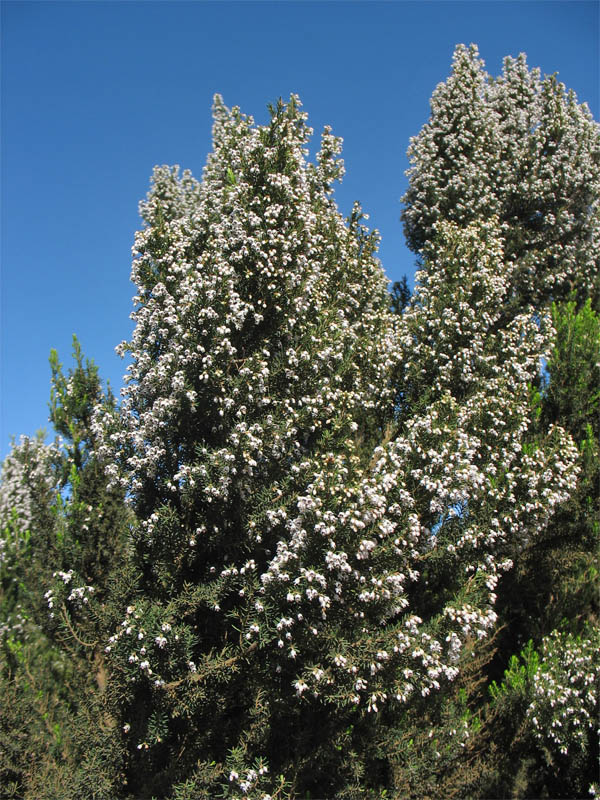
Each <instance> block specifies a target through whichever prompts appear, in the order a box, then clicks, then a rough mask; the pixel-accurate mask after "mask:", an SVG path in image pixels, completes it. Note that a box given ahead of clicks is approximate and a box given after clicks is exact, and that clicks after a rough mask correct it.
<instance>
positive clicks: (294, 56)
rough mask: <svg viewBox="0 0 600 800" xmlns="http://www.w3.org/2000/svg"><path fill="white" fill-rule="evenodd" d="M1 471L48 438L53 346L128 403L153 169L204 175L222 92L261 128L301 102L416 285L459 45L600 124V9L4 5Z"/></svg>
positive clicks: (345, 202) (311, 3)
mask: <svg viewBox="0 0 600 800" xmlns="http://www.w3.org/2000/svg"><path fill="white" fill-rule="evenodd" d="M0 8H1V14H2V28H1V31H2V33H1V36H2V42H1V44H2V95H1V99H2V104H1V111H2V143H1V144H2V180H1V189H2V207H1V213H2V229H1V236H2V239H1V245H2V250H1V270H2V272H1V361H0V371H1V384H0V392H1V406H0V423H1V426H0V456H4V455H5V454H6V452H7V450H8V447H9V441H10V436H11V435H12V434H14V435H19V434H21V433H25V434H30V435H31V434H33V433H34V432H35V431H36V430H37V429H38V428H41V427H47V417H48V408H47V403H48V397H49V377H50V370H49V366H48V355H49V351H50V348H52V347H54V348H56V349H57V350H58V352H59V356H60V358H61V360H62V361H63V363H65V364H69V363H70V352H71V339H72V335H73V334H74V333H76V334H77V336H78V337H79V339H80V341H81V343H82V347H83V350H84V353H85V354H86V356H88V357H90V358H93V359H94V360H95V361H96V363H97V364H98V365H99V367H100V371H101V374H102V376H103V377H104V378H108V379H109V380H110V382H111V384H112V386H113V388H114V389H115V390H117V391H118V390H119V389H120V387H121V385H122V380H121V379H122V375H123V372H124V369H125V365H124V363H123V362H122V361H121V360H120V359H119V358H118V357H117V356H116V355H115V354H114V347H115V346H116V345H117V344H118V343H119V342H120V341H121V340H122V339H125V338H128V336H129V333H130V330H131V323H130V320H129V313H130V311H131V297H132V295H133V294H134V287H133V285H132V284H130V282H129V272H130V263H131V245H132V243H133V235H134V232H135V230H136V228H138V227H139V218H138V215H137V204H138V201H139V200H140V199H141V198H142V197H143V196H144V195H145V193H146V191H147V189H148V182H149V177H150V174H151V171H152V167H153V166H154V165H155V164H180V165H181V166H182V167H187V168H190V169H191V170H192V172H193V173H194V174H196V175H197V176H198V177H200V172H201V169H202V167H203V165H204V162H205V158H206V155H207V153H208V152H209V150H210V146H211V141H210V131H211V102H212V96H213V94H214V93H215V92H220V93H221V94H222V95H223V97H224V100H225V102H226V104H227V105H229V106H231V105H239V106H240V107H241V109H242V110H243V111H244V112H246V113H249V114H252V115H253V116H254V117H255V119H256V120H257V121H258V122H265V121H266V119H267V112H266V105H267V103H269V102H273V101H276V100H277V98H278V97H280V96H282V97H283V98H287V97H289V95H290V93H291V92H295V93H298V94H299V95H300V97H301V100H302V102H303V104H304V109H305V110H306V111H307V112H308V115H309V124H311V125H312V126H313V127H314V129H315V135H318V133H319V132H320V130H321V129H322V127H323V126H324V125H325V124H330V125H332V127H333V130H334V133H336V134H337V135H339V136H342V137H343V138H344V142H345V147H344V158H345V161H346V170H347V174H346V177H345V179H344V183H343V184H342V186H341V187H339V188H338V190H337V192H336V196H337V200H338V204H339V206H340V208H341V210H342V212H343V213H348V212H349V211H350V208H351V205H352V202H353V201H354V200H355V199H358V200H360V201H361V203H362V204H363V207H364V210H365V211H366V212H368V213H369V214H370V223H371V224H372V225H373V226H374V227H376V228H378V229H379V231H380V232H381V235H382V237H383V240H382V245H381V248H380V257H381V260H382V263H383V266H384V269H385V271H386V273H387V275H388V277H389V278H390V280H397V279H399V278H400V277H401V276H402V275H403V274H405V273H406V274H408V275H409V277H412V274H413V271H414V266H413V265H414V258H413V255H412V254H411V253H410V252H409V251H408V250H407V249H406V248H405V246H404V241H403V234H402V227H401V225H400V222H399V215H400V211H401V206H400V197H401V196H402V194H403V192H404V190H405V187H406V179H405V177H404V171H405V170H406V169H407V167H408V162H407V159H406V148H407V146H408V140H409V137H410V136H413V135H415V134H417V133H418V131H419V129H420V128H421V126H422V125H423V124H424V123H425V122H426V120H427V117H428V113H429V98H430V96H431V93H432V91H433V89H434V88H435V86H436V84H437V83H439V82H440V81H442V80H444V79H445V78H446V77H447V75H448V74H449V71H450V62H451V58H452V52H453V50H454V47H455V45H456V44H457V43H459V42H463V43H465V44H469V43H471V42H474V43H476V44H477V45H478V46H479V49H480V53H481V55H482V57H483V58H484V60H485V62H486V65H487V68H488V71H489V72H491V73H492V74H497V73H498V72H500V70H501V64H502V58H503V57H504V56H505V55H517V54H518V53H519V52H521V51H524V52H526V53H527V55H528V61H529V64H530V66H539V67H540V68H541V70H542V72H543V73H552V72H558V73H559V78H560V80H562V81H563V82H564V83H565V84H566V85H567V86H568V87H570V88H572V89H574V90H575V91H576V92H577V95H578V97H579V100H580V101H582V102H583V101H586V102H587V103H588V104H589V106H590V108H591V110H592V112H593V114H594V116H595V118H596V119H598V105H599V101H598V64H599V59H598V42H599V33H598V31H599V14H598V9H599V5H598V3H596V2H585V1H584V0H581V1H579V2H578V0H568V2H562V1H561V0H554V1H553V2H545V0H538V1H537V2H528V1H527V0H515V1H514V2H494V0H480V1H479V2H454V0H445V1H442V2H426V1H423V0H421V1H419V0H415V1H414V2H404V1H403V0H397V1H396V2H393V1H392V2H377V0H363V1H361V0H357V1H356V2H346V1H345V0H339V1H338V2H335V1H334V2H322V1H321V0H304V1H303V2H286V0H272V1H271V2H255V1H254V0H245V2H243V1H242V2H227V0H213V2H177V1H176V0H173V1H171V2H160V1H158V2H150V1H149V2H135V1H134V2H126V1H125V0H123V1H122V2H85V0H80V1H79V2H22V1H19V2H6V1H5V2H2V4H1V7H0Z"/></svg>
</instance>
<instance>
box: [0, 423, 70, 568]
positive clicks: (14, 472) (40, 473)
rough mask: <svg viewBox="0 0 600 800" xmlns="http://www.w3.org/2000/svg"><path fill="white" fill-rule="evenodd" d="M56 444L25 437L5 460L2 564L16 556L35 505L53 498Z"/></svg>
mask: <svg viewBox="0 0 600 800" xmlns="http://www.w3.org/2000/svg"><path fill="white" fill-rule="evenodd" d="M58 457H59V450H58V445H57V444H49V445H47V444H44V442H43V440H42V439H41V438H39V437H38V438H34V439H32V438H29V437H27V436H22V437H21V439H20V441H19V443H18V444H13V446H12V449H11V451H10V453H9V454H8V455H7V456H6V458H5V459H4V461H3V462H2V472H1V474H0V565H2V564H5V563H6V562H8V561H12V560H13V559H14V558H16V557H17V556H18V554H19V552H20V550H21V548H22V547H23V546H24V541H25V538H26V532H27V531H29V530H30V528H31V526H32V523H33V522H34V515H35V510H36V508H40V507H42V506H43V504H44V503H46V504H48V505H49V504H51V503H52V502H53V501H54V492H55V490H56V484H57V475H56V472H55V470H54V465H55V463H56V461H57V459H58Z"/></svg>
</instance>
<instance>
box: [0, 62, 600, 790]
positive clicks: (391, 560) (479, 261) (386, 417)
mask: <svg viewBox="0 0 600 800" xmlns="http://www.w3.org/2000/svg"><path fill="white" fill-rule="evenodd" d="M214 120H215V122H214V135H213V139H214V148H213V152H212V153H211V155H210V156H209V159H208V162H207V166H206V168H205V171H204V174H203V178H202V180H201V181H196V180H195V179H194V178H193V177H192V176H191V175H190V174H189V173H188V172H183V173H181V174H180V173H179V170H178V169H177V168H167V167H160V168H157V169H156V170H155V173H154V177H153V183H152V188H151V191H150V193H149V195H148V197H147V200H146V201H145V202H144V203H143V204H142V207H141V212H142V217H143V219H144V223H145V227H144V228H143V230H142V231H141V232H139V233H138V235H137V237H136V243H135V252H136V257H135V260H134V264H133V272H132V279H133V281H134V283H135V284H136V286H137V295H136V298H135V301H136V307H135V310H134V315H133V316H134V320H135V329H134V332H133V336H132V340H131V342H126V343H123V344H122V345H121V346H120V348H121V351H122V352H123V353H128V354H129V356H130V359H131V364H130V367H129V368H128V375H127V379H126V388H125V389H124V391H123V397H122V401H121V403H120V404H117V403H116V402H115V400H114V398H113V397H112V395H111V394H110V392H107V393H104V392H103V391H102V387H101V384H100V380H99V378H98V373H97V369H96V367H95V366H94V365H93V364H91V363H89V362H84V360H83V357H82V354H81V352H80V349H79V346H78V344H77V342H75V348H74V358H75V365H74V368H73V369H72V370H71V371H70V372H69V374H68V375H65V374H64V373H63V370H62V367H61V366H60V364H59V363H58V360H57V357H56V355H55V354H53V356H52V358H51V365H52V395H51V421H52V422H53V424H54V427H55V429H56V432H57V434H59V436H60V437H62V438H61V439H58V440H57V442H56V443H55V444H52V445H46V444H44V443H43V441H42V439H33V440H31V439H26V438H25V439H23V440H22V441H21V443H20V444H16V445H15V446H14V447H13V450H12V452H11V454H10V455H9V456H8V457H7V458H6V460H5V462H4V465H3V469H2V488H1V492H0V522H1V525H2V531H3V534H2V538H1V539H0V545H1V548H2V549H1V550H0V579H1V595H0V601H1V606H0V611H1V618H0V626H1V627H0V632H1V636H2V639H1V647H2V653H3V661H2V664H1V674H0V693H1V697H0V701H1V702H2V704H3V707H4V708H5V709H7V712H6V714H4V715H3V719H2V723H1V726H0V736H1V737H2V748H1V753H2V754H1V756H0V780H1V781H2V788H3V791H4V792H5V794H7V796H9V797H23V798H33V797H39V796H42V795H43V796H45V797H55V798H62V799H63V800H65V799H66V798H70V797H78V798H86V797H87V798H118V797H121V798H123V799H125V798H140V800H141V799H142V798H150V797H156V798H159V797H164V798H174V799H175V798H176V799H177V800H183V799H184V798H189V799H190V800H191V799H192V798H202V797H217V796H219V797H220V796H222V797H232V798H233V797H235V798H241V797H250V798H257V799H258V798H263V800H267V798H300V797H309V796H310V797H331V798H333V797H338V798H358V797H361V798H363V797H373V798H379V797H382V796H390V797H526V796H527V797H531V796H549V797H574V796H583V795H585V794H586V793H587V792H588V790H589V788H590V785H591V784H592V783H593V781H594V778H595V776H596V773H597V759H598V738H597V717H598V700H597V679H598V674H597V672H598V670H597V663H596V662H597V659H596V658H595V654H596V652H597V646H598V618H597V614H598V609H597V594H598V581H597V574H598V572H597V546H598V525H599V523H598V493H597V486H598V478H599V475H598V471H599V467H598V464H599V458H598V456H599V454H598V447H599V437H600V432H599V430H598V419H599V416H598V410H599V409H598V405H599V395H598V386H599V385H600V375H599V370H600V366H599V362H600V353H599V346H600V324H599V320H598V305H597V304H598V285H599V284H598V197H599V188H600V164H599V144H600V140H599V134H598V126H597V125H596V124H595V123H594V122H593V120H592V119H591V117H590V115H589V112H588V111H587V109H586V108H585V107H582V106H579V105H578V104H577V102H576V99H575V97H574V96H573V95H572V94H571V93H569V94H566V93H565V90H564V87H562V86H561V85H559V84H557V83H556V81H555V80H554V79H552V78H546V79H543V80H542V79H541V78H540V76H539V74H538V73H537V72H536V71H535V70H534V71H532V72H530V71H529V70H528V68H527V66H526V63H525V60H524V58H523V57H520V58H519V59H518V60H516V61H515V60H512V59H507V61H506V64H505V69H504V72H503V75H502V76H501V77H500V78H498V79H495V80H493V79H491V78H490V77H489V76H488V75H487V74H486V73H485V71H484V68H483V64H482V63H481V62H480V60H479V58H478V54H477V51H476V49H475V48H471V49H466V48H463V47H459V48H457V51H456V54H455V60H454V65H453V73H452V76H451V77H450V78H449V79H448V81H447V82H446V83H445V84H441V85H440V86H439V87H438V88H437V89H436V92H435V93H434V97H433V100H432V115H431V119H430V121H429V123H428V124H427V125H426V126H425V127H424V128H423V130H422V132H421V133H420V134H419V136H417V137H416V138H415V139H414V140H413V141H412V144H411V147H410V151H409V153H410V155H411V159H412V168H411V171H410V187H409V191H408V193H407V195H406V197H405V210H404V212H403V217H404V222H405V226H406V233H407V238H408V241H409V243H410V245H411V246H412V247H413V248H414V249H415V251H416V252H418V254H419V260H420V271H419V272H418V273H417V283H416V289H415V292H414V294H413V296H412V297H409V296H408V293H407V288H406V283H404V284H403V285H397V286H396V287H395V289H394V291H393V294H392V296H391V297H390V295H388V292H387V282H386V279H385V277H384V274H383V271H382V269H381V267H380V265H379V263H378V261H377V259H376V257H375V252H376V247H377V237H376V234H375V233H371V232H369V231H368V230H367V229H366V228H365V227H364V225H363V224H362V222H361V219H362V216H361V211H360V208H359V207H358V206H355V208H354V209H353V210H352V213H351V214H350V216H349V218H348V219H344V218H343V217H342V216H341V214H340V213H339V211H338V209H337V207H336V205H335V203H334V200H333V184H334V182H335V181H336V180H339V179H340V178H341V176H342V174H343V165H342V162H341V160H340V158H339V153H340V150H341V144H340V140H339V139H337V138H336V137H334V136H333V135H332V134H331V132H330V131H329V130H328V129H327V130H325V132H324V134H323V136H322V139H321V148H320V151H319V153H318V155H317V157H316V160H315V163H309V162H308V161H307V144H308V141H309V138H310V136H311V133H312V131H311V130H310V128H308V126H307V124H306V115H305V114H303V113H302V112H301V110H300V104H299V101H298V99H297V98H295V97H292V98H291V99H290V101H289V103H288V104H283V103H281V102H280V103H279V104H278V105H277V106H276V107H274V108H272V109H271V120H270V122H269V123H268V124H267V125H265V126H257V125H255V124H254V122H253V120H252V119H251V118H249V117H245V116H244V115H243V114H241V112H240V111H239V110H238V109H232V110H231V111H230V110H228V109H227V108H226V107H225V106H224V105H223V103H222V102H221V100H220V98H218V97H217V98H216V100H215V107H214ZM542 365H544V367H543V369H542ZM515 764H516V765H517V768H516V769H515V768H514V766H513V765H515Z"/></svg>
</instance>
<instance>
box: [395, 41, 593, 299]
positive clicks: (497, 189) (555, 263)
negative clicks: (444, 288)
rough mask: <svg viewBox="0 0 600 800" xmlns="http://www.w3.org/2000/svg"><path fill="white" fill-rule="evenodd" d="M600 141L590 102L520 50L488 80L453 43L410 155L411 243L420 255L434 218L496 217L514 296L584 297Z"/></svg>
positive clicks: (473, 55)
mask: <svg viewBox="0 0 600 800" xmlns="http://www.w3.org/2000/svg"><path fill="white" fill-rule="evenodd" d="M599 144H600V127H599V126H598V124H597V123H596V122H595V121H594V120H593V118H592V115H591V113H590V111H589V109H588V108H587V106H586V105H585V104H584V105H579V104H578V103H577V98H576V97H575V95H574V93H573V92H569V93H567V92H566V90H565V87H564V86H563V85H562V84H560V83H558V82H557V81H556V78H555V77H554V76H548V77H545V78H544V79H542V78H541V77H540V72H539V70H536V69H534V70H531V71H530V70H529V69H528V67H527V62H526V59H525V56H524V55H523V54H521V55H520V56H519V57H518V58H517V59H514V58H510V57H509V58H506V59H505V61H504V69H503V72H502V75H500V76H499V77H498V78H496V79H493V78H491V77H490V75H488V73H487V72H486V71H485V68H484V64H483V62H482V61H481V60H480V59H479V54H478V51H477V48H476V47H475V46H474V45H471V47H470V48H466V47H464V46H463V45H459V46H458V47H457V49H456V51H455V54H454V60H453V69H452V74H451V76H450V77H449V78H448V80H447V81H446V82H445V83H441V84H439V86H438V87H437V88H436V90H435V92H434V94H433V97H432V99H431V117H430V120H429V122H428V123H427V124H426V125H425V126H424V127H423V128H422V130H421V132H420V133H419V135H418V136H416V137H414V138H413V139H411V144H410V147H409V150H408V154H409V158H410V160H411V163H412V167H411V169H410V170H409V171H408V173H407V174H408V176H409V189H408V192H407V193H406V195H405V196H404V198H403V200H404V202H405V204H406V207H405V210H404V212H403V219H404V223H405V232H406V235H407V239H408V242H409V245H410V246H411V247H412V248H413V249H414V250H417V251H418V250H421V248H422V247H423V246H424V245H425V244H426V243H427V242H428V241H430V240H431V239H432V238H433V237H434V234H435V226H436V223H437V222H438V221H439V220H443V219H445V220H449V221H453V222H456V223H457V224H459V225H461V226H464V225H466V224H468V223H470V222H472V221H474V220H476V219H484V220H487V219H490V218H491V217H492V216H497V217H498V219H499V221H500V225H501V229H502V235H503V238H504V243H505V253H506V259H507V260H508V261H510V262H511V263H513V265H514V267H515V275H514V283H515V286H516V287H517V291H518V292H519V296H520V298H521V299H525V300H526V301H528V300H531V299H533V300H539V299H544V298H547V297H548V296H553V297H555V298H556V297H557V296H559V295H560V294H562V295H563V296H565V297H566V296H568V294H569V292H570V290H571V289H572V288H573V286H577V287H579V288H580V289H581V290H583V291H585V292H589V291H590V290H591V289H592V287H593V285H594V281H595V276H596V275H597V271H598V259H599V256H600V237H599V236H598V231H599V226H600V206H599V200H598V198H600V164H599V162H598V158H597V152H598V147H599Z"/></svg>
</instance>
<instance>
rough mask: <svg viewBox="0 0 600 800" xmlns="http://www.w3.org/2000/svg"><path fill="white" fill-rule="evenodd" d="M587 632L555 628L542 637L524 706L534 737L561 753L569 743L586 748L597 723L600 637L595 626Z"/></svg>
mask: <svg viewBox="0 0 600 800" xmlns="http://www.w3.org/2000/svg"><path fill="white" fill-rule="evenodd" d="M590 633H591V634H592V638H581V637H575V636H573V635H572V634H562V633H559V632H558V631H554V632H553V633H552V634H551V635H550V636H548V637H547V638H546V639H544V641H543V642H542V653H541V663H540V666H539V668H538V670H537V672H536V674H535V676H534V690H533V693H534V699H533V701H532V702H531V703H530V705H529V706H528V708H527V717H528V719H529V720H530V722H531V724H532V726H533V729H534V732H535V736H536V737H537V739H539V741H540V742H548V743H550V745H551V746H552V747H553V748H555V749H557V750H558V751H559V752H560V753H562V754H564V755H567V754H568V753H569V748H571V747H575V748H580V749H584V750H585V749H587V746H588V739H589V733H588V731H589V730H590V729H593V728H594V727H596V728H597V727H598V718H599V707H598V684H599V681H600V668H599V666H598V646H599V645H600V637H599V636H598V631H597V630H592V631H590ZM599 734H600V731H598V730H597V731H596V735H599Z"/></svg>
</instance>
